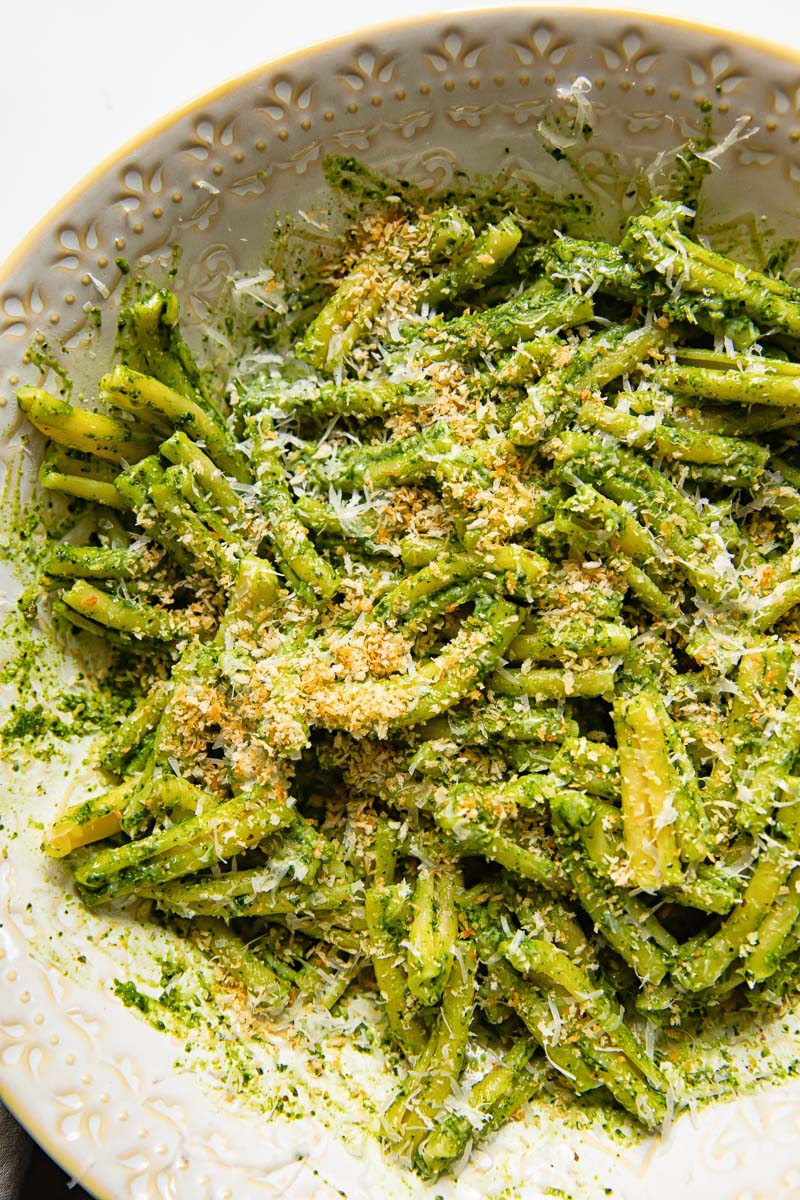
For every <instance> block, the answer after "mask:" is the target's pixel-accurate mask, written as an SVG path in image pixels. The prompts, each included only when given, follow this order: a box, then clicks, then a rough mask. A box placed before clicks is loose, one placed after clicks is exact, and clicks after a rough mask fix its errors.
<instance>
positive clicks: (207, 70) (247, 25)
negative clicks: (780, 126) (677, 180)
mask: <svg viewBox="0 0 800 1200" xmlns="http://www.w3.org/2000/svg"><path fill="white" fill-rule="evenodd" d="M506 6H507V5H506V4H505V3H503V0H499V2H498V0H484V3H483V5H481V6H480V7H484V8H489V7H506ZM581 6H582V7H596V8H602V7H609V8H620V9H627V10H630V11H635V12H656V13H660V14H662V15H666V16H671V17H678V18H683V19H687V20H694V21H697V22H700V23H702V24H706V25H716V26H720V27H722V28H724V29H731V30H735V31H738V32H743V33H748V34H751V35H754V36H757V37H761V38H766V39H768V40H771V41H774V42H777V43H781V44H783V45H784V46H790V47H794V48H795V49H797V50H798V52H800V3H798V0H627V2H626V0H617V3H614V0H610V2H609V3H608V4H607V5H603V4H599V3H595V4H592V3H591V0H585V2H584V3H583V5H581V4H580V3H577V4H576V3H571V2H570V0H562V7H581ZM466 7H470V5H469V4H465V3H463V2H461V3H460V2H459V0H438V2H437V0H382V2H380V0H378V2H377V3H376V0H183V2H182V3H181V4H178V3H176V2H175V0H71V2H70V0H0V22H1V24H0V28H1V29H2V42H0V44H2V48H3V51H4V53H3V55H2V60H0V164H1V165H0V262H2V261H3V260H4V259H5V258H6V256H7V255H8V254H9V253H10V252H11V250H12V249H13V248H14V246H15V245H16V243H17V242H18V241H19V240H20V239H21V238H22V237H23V236H24V234H25V233H26V232H27V231H28V229H30V228H31V226H33V225H34V224H35V223H36V222H37V221H38V220H39V218H40V217H42V216H43V215H44V213H45V212H46V211H47V210H48V209H49V208H50V207H51V206H52V205H53V204H55V203H56V201H57V200H58V199H59V198H60V196H61V195H62V194H63V193H64V192H65V191H67V190H68V189H69V188H70V187H71V186H72V185H73V184H74V183H76V182H77V181H78V180H79V179H80V178H81V176H82V175H84V174H85V173H86V172H87V171H89V170H90V169H91V168H92V167H93V166H95V165H96V163H98V162H99V161H100V160H101V159H102V158H104V157H105V156H106V155H107V154H110V153H111V152H112V151H114V150H115V149H116V148H117V147H118V146H119V145H120V144H121V143H123V142H125V141H127V140H128V139H129V138H131V137H134V136H135V135H136V134H137V133H138V132H139V131H140V130H141V129H143V128H144V127H145V126H146V125H148V124H149V123H150V122H152V121H154V120H156V119H157V118H159V117H161V116H162V115H163V114H165V113H167V112H168V111H169V110H170V109H172V108H175V107H176V106H179V105H182V104H184V103H186V101H188V100H191V99H192V98H193V97H194V96H196V95H199V94H201V93H202V92H205V91H207V90H209V89H210V88H212V87H215V86H216V85H217V84H219V83H222V82H224V81H225V80H226V79H229V78H231V77H232V76H234V75H238V74H239V73H241V72H242V71H246V70H248V69H249V68H251V67H256V66H258V65H259V64H260V63H262V62H267V61H269V60H270V59H273V58H278V57H280V56H281V55H283V54H285V53H287V52H289V51H293V50H297V49H299V48H301V47H302V46H305V45H310V44H312V43H314V42H319V41H325V40H326V39H328V38H330V37H335V36H337V35H340V34H346V33H351V32H353V31H355V30H357V29H359V28H362V27H365V26H370V25H375V24H380V23H383V22H387V21H392V20H398V19H402V18H404V17H408V16H413V15H415V14H418V13H435V12H455V11H458V10H462V9H464V8H466ZM473 7H478V6H477V5H473Z"/></svg>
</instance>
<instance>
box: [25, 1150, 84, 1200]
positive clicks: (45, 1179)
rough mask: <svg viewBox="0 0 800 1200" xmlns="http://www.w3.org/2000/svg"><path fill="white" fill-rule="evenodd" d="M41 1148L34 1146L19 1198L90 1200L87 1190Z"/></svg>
mask: <svg viewBox="0 0 800 1200" xmlns="http://www.w3.org/2000/svg"><path fill="white" fill-rule="evenodd" d="M69 1182H70V1181H69V1176H68V1175H65V1174H64V1172H63V1171H62V1170H61V1168H60V1167H57V1166H56V1164H55V1163H54V1162H53V1160H52V1159H51V1158H48V1157H47V1155H46V1154H45V1152H44V1151H43V1150H40V1149H39V1147H38V1146H34V1148H33V1154H32V1155H31V1161H30V1165H29V1167H28V1170H27V1172H26V1175H25V1179H24V1181H23V1184H22V1192H21V1193H20V1200H92V1198H91V1196H90V1195H89V1193H88V1192H85V1191H84V1190H83V1188H82V1187H79V1186H78V1184H75V1185H74V1186H73V1187H70V1186H69Z"/></svg>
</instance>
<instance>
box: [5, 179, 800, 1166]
mask: <svg viewBox="0 0 800 1200" xmlns="http://www.w3.org/2000/svg"><path fill="white" fill-rule="evenodd" d="M348 161H349V160H348ZM359 170H361V171H362V172H363V171H364V169H363V168H358V164H354V163H353V162H352V161H349V166H348V167H347V172H346V175H347V178H348V179H351V178H352V177H353V173H354V172H355V175H356V176H358V172H359ZM367 174H368V175H369V178H370V179H372V178H373V177H372V175H371V174H369V173H367ZM364 178H367V176H366V175H365V176H364ZM373 182H374V180H373ZM410 197H411V192H410V191H409V189H408V188H407V187H406V186H405V185H403V186H400V185H398V190H397V194H396V195H394V194H393V195H392V197H391V198H390V199H389V200H387V201H386V202H385V204H381V203H380V202H379V200H378V199H377V198H376V197H375V196H373V201H374V203H371V204H370V206H369V208H368V211H365V213H364V214H363V216H362V217H361V218H360V219H358V220H357V222H356V224H355V225H354V227H353V229H352V230H351V231H350V233H349V234H348V235H347V236H345V237H343V238H342V239H341V240H340V242H337V245H339V246H340V249H341V251H342V255H341V259H340V260H336V259H334V258H332V257H331V255H332V250H331V246H332V245H333V241H331V244H330V245H329V244H328V243H326V244H325V247H324V248H322V249H320V252H319V254H318V255H316V256H315V266H314V268H313V269H310V270H309V273H308V274H307V275H302V278H301V277H300V276H297V277H296V276H294V275H293V276H292V278H291V280H289V279H287V280H286V281H285V282H286V287H285V290H284V284H283V282H282V281H281V280H279V278H278V276H277V275H276V276H275V278H274V280H273V281H272V285H273V286H274V287H278V286H280V287H281V289H282V290H281V295H284V294H285V296H286V305H285V308H286V311H280V312H277V311H276V312H272V311H270V315H269V318H268V319H264V318H263V317H262V318H259V320H258V321H256V323H255V324H254V325H253V327H252V328H250V329H248V330H246V338H244V339H243V341H242V355H241V359H240V361H239V362H238V363H237V364H236V365H235V367H234V368H233V371H232V374H231V377H230V379H227V380H222V379H220V378H217V377H216V376H215V375H214V373H213V372H211V371H210V370H207V369H206V368H205V367H204V366H203V365H202V364H201V363H198V362H197V361H196V360H195V358H194V356H193V355H192V353H191V352H190V351H189V349H188V347H187V345H186V343H185V342H184V340H183V336H182V334H181V332H180V329H179V323H178V317H179V303H178V299H177V296H176V295H174V294H173V293H172V292H170V291H169V290H167V289H164V288H155V287H154V286H153V285H151V284H148V283H147V282H146V281H143V280H139V281H138V282H137V284H136V287H135V288H134V289H133V291H132V293H131V294H132V296H133V299H131V298H130V297H129V298H128V299H126V300H125V302H124V304H123V308H122V312H121V317H120V325H119V339H118V350H119V353H120V357H121V362H117V364H116V365H112V364H104V366H108V367H109V368H110V369H109V370H108V371H107V373H106V374H104V375H103V376H102V378H101V379H99V381H98V386H97V400H98V410H97V411H95V406H94V400H93V399H90V402H89V404H88V406H87V407H86V408H79V407H76V406H75V405H73V404H71V403H68V402H67V401H66V400H62V399H60V398H58V397H56V396H54V395H51V394H50V393H49V392H48V391H46V390H44V388H43V387H23V388H21V389H20V392H19V397H18V398H19V404H20V407H21V409H22V410H23V411H24V413H25V414H27V416H28V418H29V420H30V422H31V424H32V425H33V426H34V427H35V428H36V429H37V430H38V431H39V433H40V434H42V435H44V437H45V438H46V439H48V444H47V447H46V450H45V453H44V457H43V460H42V465H41V468H40V476H39V478H40V482H41V485H42V486H43V487H44V488H46V489H49V490H50V492H58V493H60V497H59V500H58V503H59V504H61V505H63V506H64V507H65V509H66V510H67V511H68V512H70V513H71V514H72V515H74V518H75V519H74V522H73V524H72V525H71V526H69V522H68V521H67V522H66V523H65V522H63V521H62V522H60V523H59V524H58V525H54V526H53V534H52V537H51V540H50V544H48V545H47V547H46V550H45V552H44V553H43V555H42V558H41V584H40V588H39V593H40V596H41V598H40V600H39V601H38V602H39V611H40V615H41V618H42V620H43V621H45V622H46V621H47V620H48V619H49V617H51V616H55V617H56V618H57V621H56V629H57V631H61V630H63V628H64V627H67V626H68V627H69V630H70V637H71V638H73V639H77V640H78V642H79V643H80V641H81V640H82V639H83V638H85V637H87V636H91V637H93V638H95V639H101V640H104V641H105V642H106V643H107V645H108V647H109V652H110V654H111V662H112V667H111V669H112V670H113V669H114V663H115V662H119V661H120V658H119V656H124V658H125V659H129V658H130V657H131V656H132V655H134V654H135V656H136V658H135V662H136V669H137V671H138V673H139V675H140V676H141V679H142V691H141V695H138V696H136V697H134V698H133V699H132V702H131V706H130V707H129V706H128V705H126V711H125V713H124V714H122V715H121V717H120V720H119V722H118V724H117V726H116V727H115V728H114V729H113V730H112V731H111V733H110V734H109V735H108V736H107V737H106V740H105V745H104V746H103V747H102V748H101V751H100V755H99V762H100V764H101V765H102V767H103V769H104V772H106V778H105V782H104V785H103V788H102V790H98V792H97V794H96V795H94V794H93V795H92V796H91V798H90V799H88V800H87V801H85V802H84V803H82V804H79V805H73V806H72V807H71V808H69V809H68V810H67V811H66V812H64V813H61V814H55V817H54V821H53V824H52V827H51V829H50V830H49V832H48V833H47V834H46V837H45V844H44V849H45V851H46V852H47V853H48V854H49V855H50V856H51V857H53V858H58V859H61V860H63V861H64V862H65V863H66V866H67V868H68V869H69V870H70V871H71V874H72V880H73V883H74V886H75V888H76V889H77V892H78V894H79V895H80V897H81V898H82V899H83V901H84V902H85V904H86V905H87V906H88V907H94V906H97V905H102V904H109V903H112V902H114V903H117V902H121V901H126V898H130V897H134V898H136V903H138V904H143V903H144V902H146V904H147V906H149V908H150V909H154V910H156V911H157V912H158V913H159V914H160V919H162V920H163V921H164V922H166V923H169V924H170V925H171V926H172V927H173V928H174V930H175V932H176V936H184V937H187V936H188V937H190V938H192V940H193V942H194V943H195V945H196V946H197V947H198V948H199V949H200V951H201V952H202V953H204V954H206V955H207V956H208V958H209V959H210V961H211V963H212V964H213V968H214V972H213V973H214V977H215V979H216V980H217V983H218V985H219V987H220V989H221V995H223V996H224V995H226V994H231V993H235V994H237V995H238V996H239V998H240V999H241V997H242V996H247V997H249V999H250V1002H251V1003H252V1004H253V1006H254V1008H259V1007H260V1008H262V1009H264V1010H265V1011H266V1014H267V1015H268V1016H269V1019H270V1020H274V1021H275V1022H276V1023H279V1022H280V1020H281V1019H285V1018H283V1017H282V1016H281V1014H282V1012H283V1010H284V1009H286V1007H287V1006H288V1005H290V1004H292V1002H293V1001H294V999H295V998H296V997H298V996H299V997H300V998H301V1002H302V1005H303V1006H305V1007H307V1006H309V1005H311V1006H314V1005H316V1006H317V1007H318V1008H322V1009H326V1010H328V1011H338V1010H339V1009H340V1008H341V1009H342V1010H344V1009H345V1008H346V1007H347V1005H348V1004H349V1003H350V1002H351V996H352V995H353V994H354V993H358V994H359V995H362V996H363V994H365V993H368V994H370V995H371V996H372V998H373V1000H374V1002H375V1003H376V1004H377V1006H378V1007H379V1009H380V1010H381V1012H382V1018H381V1021H380V1028H381V1034H382V1036H383V1034H385V1036H386V1038H387V1039H388V1046H389V1047H391V1050H389V1049H388V1047H386V1048H387V1057H388V1058H390V1059H391V1061H392V1062H393V1063H394V1064H396V1070H397V1071H398V1073H399V1079H398V1084H397V1090H396V1094H395V1095H394V1098H393V1099H392V1101H391V1103H390V1104H389V1106H388V1108H387V1110H386V1112H385V1113H383V1115H382V1121H381V1137H382V1140H383V1142H384V1144H385V1146H386V1148H387V1151H388V1152H389V1153H392V1154H394V1155H397V1156H399V1157H400V1158H401V1159H402V1160H403V1161H404V1162H405V1163H406V1164H408V1165H409V1166H411V1167H412V1168H413V1169H415V1170H417V1171H418V1172H419V1173H420V1174H421V1175H422V1176H423V1177H425V1178H426V1179H435V1178H436V1177H437V1176H438V1175H439V1174H441V1173H442V1172H445V1171H447V1170H449V1169H451V1168H452V1166H453V1164H455V1163H457V1162H458V1161H459V1160H460V1159H461V1158H462V1157H463V1156H464V1155H465V1153H466V1152H467V1150H468V1147H469V1145H470V1143H471V1142H473V1141H477V1140H479V1139H485V1138H488V1137H490V1135H491V1134H492V1132H493V1131H494V1130H495V1129H497V1128H498V1127H499V1126H500V1125H501V1124H503V1123H504V1122H505V1121H506V1120H510V1119H513V1118H514V1116H515V1115H516V1114H518V1113H519V1112H520V1111H521V1110H524V1106H525V1104H526V1103H527V1102H528V1101H529V1100H530V1099H531V1097H534V1096H535V1095H536V1093H537V1092H539V1091H544V1090H546V1091H548V1094H549V1093H550V1092H552V1091H553V1090H557V1091H559V1092H560V1093H561V1094H562V1095H564V1094H566V1095H569V1094H574V1095H577V1096H581V1095H584V1094H585V1093H594V1092H597V1093H598V1094H602V1095H603V1096H604V1097H605V1098H607V1099H608V1100H609V1102H611V1103H614V1104H615V1105H616V1106H617V1108H618V1109H619V1110H624V1111H625V1113H626V1114H627V1117H626V1120H630V1122H632V1123H636V1124H638V1125H639V1126H641V1127H642V1128H645V1129H648V1130H653V1129H657V1128H658V1127H659V1126H660V1125H661V1124H663V1123H664V1122H665V1121H667V1120H668V1118H669V1116H670V1114H671V1110H672V1105H673V1100H674V1099H676V1098H677V1100H678V1101H679V1102H681V1103H682V1102H683V1100H684V1099H686V1098H687V1096H689V1094H690V1087H689V1085H688V1084H687V1085H686V1089H685V1094H684V1093H682V1092H681V1091H680V1086H679V1083H677V1082H676V1079H677V1073H678V1068H677V1067H676V1065H675V1062H672V1063H670V1062H668V1061H667V1054H666V1053H662V1052H661V1051H659V1050H656V1049H655V1048H654V1046H653V1043H652V1039H651V1037H650V1036H649V1032H650V1026H649V1025H648V1026H645V1025H643V1021H644V1019H645V1018H647V1020H648V1021H652V1022H653V1023H661V1024H669V1025H670V1027H671V1028H670V1038H671V1041H670V1045H669V1050H670V1056H671V1057H672V1058H674V1059H675V1060H676V1061H677V1060H678V1058H679V1057H680V1054H681V1053H682V1052H683V1051H682V1049H681V1048H682V1047H686V1046H690V1045H691V1044H692V1041H693V1039H694V1038H695V1037H697V1036H698V1033H697V1031H698V1029H699V1028H700V1027H701V1025H702V1022H706V1023H713V1021H714V1019H715V1014H716V1012H717V1010H724V1012H725V1014H726V1016H728V1017H729V1016H730V1015H731V1014H733V1013H735V1012H737V1011H738V1010H739V1009H741V1008H744V1007H746V1008H747V1010H748V1012H750V1010H752V1009H757V1008H758V1007H759V1006H763V1007H764V1009H765V1010H768V1009H769V1006H770V1004H773V1003H774V1002H775V997H776V996H778V995H781V996H783V995H785V994H786V991H787V990H788V989H789V988H791V987H793V986H795V985H796V982H797V980H798V979H800V868H798V865H797V860H798V852H799V851H800V799H799V797H800V698H798V692H797V689H798V682H800V650H799V649H798V647H800V553H798V552H797V545H798V538H799V537H800V458H799V457H798V454H797V449H796V445H795V438H794V434H793V432H792V420H793V418H792V412H793V411H794V410H795V409H796V408H797V406H798V404H800V362H796V361H794V357H793V356H794V355H795V351H796V346H797V340H796V339H797V338H798V336H800V293H799V292H798V291H797V290H796V289H795V288H793V287H792V286H790V285H789V284H788V283H785V282H784V281H783V280H781V279H779V278H777V277H776V276H773V275H767V274H763V273H761V272H759V271H756V270H753V269H752V268H750V267H747V266H745V265H743V264H739V263H736V262H734V261H733V260H731V259H730V258H727V257H725V256H724V255H721V254H718V253H717V252H716V251H714V250H710V249H708V248H707V246H706V245H705V243H704V242H703V241H700V240H697V239H695V238H694V237H693V236H691V235H690V234H689V233H688V232H687V231H686V229H685V228H684V218H685V217H686V215H687V212H686V210H685V209H683V208H682V207H681V206H678V205H675V204H673V203H671V202H667V201H664V200H660V199H659V200H654V201H653V202H652V204H651V205H650V207H649V208H648V209H647V211H646V212H645V213H637V214H635V215H633V216H632V217H630V219H629V220H628V222H627V224H626V227H625V229H624V231H623V235H622V237H621V240H620V243H619V245H610V244H608V243H604V242H595V241H590V240H588V239H584V238H579V237H572V236H564V237H561V236H559V237H554V238H553V239H551V240H546V241H544V242H539V241H537V240H536V239H535V237H534V234H533V232H532V230H531V224H530V222H529V221H528V220H527V218H526V216H525V213H524V211H521V212H520V213H515V212H509V211H508V210H507V207H505V208H504V207H503V206H502V205H500V206H495V207H492V206H491V205H488V206H480V205H475V204H472V203H470V202H469V201H468V200H464V201H463V202H462V203H460V204H455V203H453V204H451V203H450V201H448V206H446V207H438V208H436V207H428V206H426V204H425V203H423V202H422V200H421V199H419V198H418V199H417V200H416V201H413V202H412V199H411V198H410ZM276 270H277V264H276ZM252 286H258V284H253V285H252ZM190 340H191V339H190ZM245 350H247V353H245ZM43 382H46V380H43ZM103 405H105V406H107V407H108V408H110V409H112V410H114V411H113V413H111V414H110V413H108V412H106V411H101V409H102V406H103ZM65 531H66V532H65ZM94 649H95V650H96V649H97V647H96V644H94ZM114 655H117V656H118V657H117V658H114ZM129 903H130V902H129ZM136 911H138V910H134V909H133V908H130V909H129V913H130V914H134V913H135V912H136ZM129 919H135V917H134V916H131V917H130V918H129ZM296 1011H297V1010H295V1009H292V1014H293V1015H292V1017H291V1019H292V1020H295V1019H298V1018H296V1016H295V1015H294V1014H295V1013H296ZM487 1029H490V1032H489V1033H488V1034H487ZM643 1029H644V1031H645V1032H644V1033H643V1032H642V1031H643ZM673 1049H675V1054H674V1055H673V1054H672V1050H673ZM476 1064H480V1065H479V1069H475V1070H473V1067H475V1065H476ZM684 1082H685V1081H684ZM465 1096H466V1097H468V1103H467V1106H466V1107H464V1097H465Z"/></svg>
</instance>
